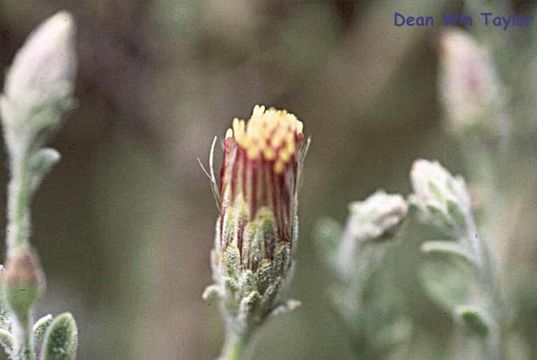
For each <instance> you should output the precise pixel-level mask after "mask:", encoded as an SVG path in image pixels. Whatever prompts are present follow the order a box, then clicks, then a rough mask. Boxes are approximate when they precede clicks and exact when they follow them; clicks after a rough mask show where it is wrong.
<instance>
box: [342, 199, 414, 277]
mask: <svg viewBox="0 0 537 360" xmlns="http://www.w3.org/2000/svg"><path fill="white" fill-rule="evenodd" d="M349 210H350V214H349V217H348V219H347V225H346V226H345V231H344V233H343V236H342V239H341V243H340V244H339V247H338V249H337V252H336V253H335V255H336V257H335V258H334V259H332V261H333V264H334V265H335V268H336V270H337V271H338V272H339V275H340V276H341V277H343V278H350V277H351V276H353V274H355V273H356V272H359V271H360V268H361V267H363V265H364V264H363V261H364V260H363V255H362V254H361V253H362V252H363V247H364V246H365V243H366V242H368V241H375V240H377V241H378V240H380V239H384V240H387V239H390V238H391V237H392V236H393V233H394V232H395V230H396V228H397V227H398V226H399V225H400V224H401V222H402V220H403V219H404V218H405V217H406V215H407V212H408V204H407V203H406V201H405V199H404V198H403V197H402V196H401V195H397V194H394V195H391V194H387V193H385V192H384V191H377V192H376V193H374V194H373V195H371V196H369V197H368V198H367V199H366V200H364V201H356V202H353V203H351V204H350V205H349ZM379 250H380V249H379ZM359 263H361V264H359Z"/></svg>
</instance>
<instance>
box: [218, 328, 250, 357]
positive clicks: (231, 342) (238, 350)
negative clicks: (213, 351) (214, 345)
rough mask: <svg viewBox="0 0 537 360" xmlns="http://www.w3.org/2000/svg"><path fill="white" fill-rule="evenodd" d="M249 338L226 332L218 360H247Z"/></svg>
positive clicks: (244, 335) (229, 331)
mask: <svg viewBox="0 0 537 360" xmlns="http://www.w3.org/2000/svg"><path fill="white" fill-rule="evenodd" d="M249 343H250V336H248V335H246V334H239V333H236V332H234V331H231V330H228V332H227V335H226V342H225V344H224V350H223V352H222V356H221V357H220V359H219V360H247V359H248V358H249V357H248V351H247V350H248V344H249Z"/></svg>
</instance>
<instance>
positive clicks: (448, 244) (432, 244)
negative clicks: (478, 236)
mask: <svg viewBox="0 0 537 360" xmlns="http://www.w3.org/2000/svg"><path fill="white" fill-rule="evenodd" d="M421 251H423V252H424V253H428V254H442V255H448V256H453V257H455V258H458V259H461V260H464V261H465V262H467V263H469V264H470V265H473V266H477V264H476V262H475V260H474V258H473V257H472V255H471V254H470V253H469V252H468V251H467V250H466V249H465V248H464V247H463V246H462V245H461V244H460V243H457V242H454V241H445V240H432V241H427V242H425V243H423V244H422V245H421Z"/></svg>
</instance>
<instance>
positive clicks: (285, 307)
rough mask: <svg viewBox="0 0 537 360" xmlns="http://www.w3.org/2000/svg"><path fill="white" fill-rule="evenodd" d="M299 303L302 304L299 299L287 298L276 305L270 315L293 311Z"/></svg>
mask: <svg viewBox="0 0 537 360" xmlns="http://www.w3.org/2000/svg"><path fill="white" fill-rule="evenodd" d="M301 305H302V303H301V302H300V301H299V300H295V299H289V300H287V301H285V302H282V303H280V304H278V305H276V307H275V308H274V310H272V312H271V315H272V316H277V315H280V314H284V313H286V312H289V311H293V310H295V309H296V308H299V307H300V306H301Z"/></svg>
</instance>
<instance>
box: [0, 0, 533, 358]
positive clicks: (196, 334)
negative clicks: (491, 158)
mask: <svg viewBox="0 0 537 360" xmlns="http://www.w3.org/2000/svg"><path fill="white" fill-rule="evenodd" d="M461 4H462V2H460V1H451V0H450V1H446V2H444V1H440V0H438V1H425V0H424V1H412V0H401V1H395V0H386V1H373V0H370V1H359V0H355V1H352V0H340V1H328V0H326V1H323V0H316V1H298V0H274V1H269V0H236V1H230V0H185V1H176V0H88V1H80V0H78V1H77V0H0V63H1V67H2V68H4V69H5V68H6V67H7V66H8V65H9V64H10V63H11V60H12V58H13V56H14V53H15V51H16V50H17V49H18V48H19V47H20V46H21V45H22V43H23V40H24V38H25V37H26V36H27V35H28V33H29V32H30V31H31V29H32V28H34V27H35V26H36V25H37V24H38V23H39V22H40V21H42V20H44V19H45V18H46V17H48V16H49V15H51V14H53V13H54V12H55V11H57V10H59V9H66V10H69V11H71V12H72V13H73V14H74V16H75V18H76V19H77V21H78V27H79V31H78V51H79V56H80V69H79V76H78V81H77V98H78V102H79V103H78V107H77V109H76V110H75V111H73V112H72V113H71V114H70V115H69V116H67V119H66V121H65V126H64V128H63V129H62V131H61V132H60V133H59V134H58V136H57V137H56V139H55V140H54V143H53V144H52V145H53V146H54V147H57V148H58V149H59V151H60V152H61V153H62V155H63V159H62V161H61V162H60V164H59V165H58V166H57V167H56V168H55V169H54V171H53V172H52V173H51V174H50V175H49V176H48V177H47V179H46V181H45V182H44V185H43V187H42V189H41V191H39V192H38V194H37V197H36V199H35V202H34V208H33V209H34V215H33V221H34V234H35V235H34V240H33V242H34V244H35V246H36V247H37V248H38V250H39V252H40V254H41V257H42V262H43V267H44V269H45V272H46V274H47V282H48V290H47V293H46V296H45V298H44V299H43V301H42V303H41V305H40V314H41V313H46V312H52V313H54V314H56V313H58V312H60V311H62V310H64V309H69V310H70V311H72V312H73V313H74V314H75V316H76V318H77V322H78V324H79V327H80V350H79V359H81V360H87V359H214V358H216V357H217V356H218V354H219V350H220V347H221V344H222V341H223V324H222V322H221V320H220V317H219V314H218V311H217V309H216V306H215V304H210V303H205V302H203V301H202V300H201V294H202V292H203V289H204V287H205V286H207V285H209V284H210V283H211V274H210V265H209V252H210V249H211V247H212V244H213V227H214V224H215V221H216V217H217V209H216V206H215V204H214V201H213V198H212V195H211V192H210V188H209V182H208V180H207V178H206V177H205V175H204V174H203V172H202V171H201V170H200V167H199V166H198V164H197V161H196V159H197V158H198V157H200V158H201V159H202V160H204V161H205V159H207V158H208V153H209V147H210V144H211V141H212V139H213V137H214V136H215V135H217V136H219V137H222V136H223V135H224V133H225V129H226V128H227V127H228V126H229V125H230V123H231V120H232V118H233V117H235V116H238V117H242V118H248V117H249V115H250V112H251V110H252V108H253V105H254V104H264V105H268V106H275V107H278V108H285V109H288V110H289V111H290V112H293V113H295V114H296V115H297V116H298V118H299V119H301V120H302V121H303V122H304V125H305V132H306V133H307V134H309V135H311V137H312V146H311V148H310V153H309V156H308V158H307V160H306V166H305V174H304V181H303V186H302V191H301V193H300V201H301V204H300V210H299V214H300V221H301V239H300V244H299V248H298V251H297V255H298V259H297V269H296V270H297V271H296V273H295V277H294V279H293V282H292V284H291V287H292V290H291V295H292V296H293V297H295V298H297V299H300V300H301V301H302V303H303V306H302V307H301V308H300V309H299V310H297V311H295V312H293V313H290V314H287V315H285V316H281V317H278V318H275V319H273V320H271V321H270V323H269V324H268V326H266V327H265V328H264V329H263V331H262V333H261V335H260V339H259V342H258V346H257V348H256V356H255V359H256V360H261V359H346V358H348V357H349V345H348V344H347V342H346V340H345V336H344V333H343V331H342V328H341V325H340V324H338V322H337V321H336V320H335V318H334V317H333V314H332V313H331V310H330V308H329V306H328V304H327V301H326V291H327V288H328V287H329V285H330V284H331V282H333V281H334V278H333V275H332V274H330V272H329V271H328V269H327V267H326V266H325V265H324V264H323V262H322V259H321V258H320V257H319V256H318V253H317V251H316V249H315V246H314V244H313V241H312V240H311V236H310V235H311V231H312V228H313V225H314V224H315V221H316V220H317V219H318V218H320V217H321V216H326V215H330V216H333V217H335V218H337V219H338V220H340V221H344V219H345V217H346V214H347V203H348V202H350V201H352V200H359V199H362V198H364V197H365V196H367V195H368V194H370V193H372V192H373V191H375V190H377V189H378V188H384V189H386V190H387V191H390V192H403V193H408V191H409V189H410V186H409V181H408V175H407V174H408V170H409V168H410V165H411V163H412V161H413V160H414V159H415V158H419V157H425V158H431V159H438V160H440V161H442V162H443V163H444V164H445V165H447V166H448V168H450V169H451V170H453V171H454V172H462V173H464V166H463V165H462V161H461V157H462V156H463V154H461V151H460V150H459V149H458V147H457V144H456V142H454V140H453V139H451V138H450V137H449V136H447V135H446V134H445V132H444V130H443V125H442V117H441V111H440V109H439V106H438V100H437V97H438V96H437V62H438V51H437V50H438V46H437V36H438V34H439V31H440V29H439V28H429V29H424V28H398V27H395V26H393V19H392V17H393V12H394V10H398V11H401V12H403V13H405V12H406V13H409V14H410V13H415V14H427V15H437V14H440V13H441V12H442V11H445V10H447V9H451V10H454V11H457V10H458V9H460V6H461ZM513 4H514V6H517V7H519V8H521V9H524V11H532V10H533V6H532V5H531V4H530V3H524V2H520V1H519V2H513ZM530 31H534V29H533V28H531V29H529V30H526V29H520V30H516V31H510V32H509V37H510V39H511V40H512V41H513V42H516V41H524V40H519V39H524V36H526V35H527V34H525V33H524V32H530ZM533 55H534V53H533V52H531V51H528V52H527V53H524V54H522V55H520V56H526V58H525V59H526V60H527V62H528V63H529V62H531V61H530V60H531V59H532V58H533ZM523 60H524V59H523ZM505 61H506V62H507V63H509V61H511V59H509V58H507V59H505ZM530 75H531V74H530ZM534 75H535V74H532V75H531V76H533V78H532V79H534V78H535V76H534ZM0 79H2V81H3V72H1V73H0ZM532 81H533V80H532ZM534 100H537V98H536V99H534ZM533 102H534V101H533V100H532V101H531V103H532V104H533ZM524 110H525V111H528V112H529V113H531V111H532V110H533V108H532V107H526V108H524ZM217 155H219V153H218V154H217ZM217 157H219V156H217ZM4 158H5V157H4ZM4 164H5V160H4ZM6 174H7V171H6V166H5V165H4V171H2V172H1V173H0V184H1V185H2V186H1V187H0V188H4V187H5V186H4V185H5V183H6ZM531 194H532V196H533V198H534V199H535V198H536V197H535V191H533V192H532V193H531ZM0 200H1V202H2V203H5V200H6V199H5V192H4V191H2V192H0ZM534 207H535V206H533V208H534ZM0 211H3V209H2V210H0ZM526 214H528V213H526ZM529 214H531V212H530V213H529ZM3 215H4V214H2V218H4V216H3ZM533 215H535V213H533ZM528 216H529V215H528ZM528 219H531V218H528ZM533 219H535V216H533ZM526 223H527V224H526ZM531 223H532V222H531V221H529V220H528V221H525V222H523V224H524V225H519V227H520V226H522V228H519V229H518V230H520V231H519V233H520V236H519V237H518V238H519V239H522V240H520V243H522V244H526V245H524V246H525V247H524V248H523V249H524V250H523V251H522V252H523V253H524V254H525V255H526V257H525V258H524V259H522V260H521V261H524V262H525V263H527V264H533V260H534V255H535V249H534V246H532V245H527V244H528V242H524V241H526V240H525V239H530V238H531V237H532V236H533V240H534V242H535V235H534V234H535V233H534V232H533V230H532V229H534V228H535V226H533V227H531ZM421 240H422V239H421V238H420V237H418V236H416V237H413V238H412V239H408V241H405V242H403V243H402V244H400V245H399V246H398V247H397V248H396V251H394V254H393V259H392V260H393V261H392V263H391V265H390V269H391V271H394V272H395V273H396V274H397V278H398V281H397V284H393V285H390V286H398V287H400V288H401V289H402V290H403V293H404V294H405V297H404V298H402V299H401V302H404V303H405V304H407V308H408V309H409V313H410V314H411V315H412V316H413V318H414V319H415V320H416V335H415V336H414V341H415V344H416V345H415V346H416V347H422V348H423V349H422V350H420V351H419V353H420V354H421V356H422V358H424V359H428V358H438V356H439V355H438V354H440V353H441V352H442V350H443V349H444V348H445V346H446V343H447V340H446V339H448V337H449V336H450V335H449V334H450V330H451V329H452V326H453V324H452V321H451V319H450V315H449V314H447V313H446V312H444V311H443V310H441V309H440V308H438V307H437V306H436V305H435V304H433V303H432V302H431V301H430V300H428V298H427V297H426V295H425V293H424V291H423V289H422V287H421V285H420V283H419V282H418V278H417V276H416V274H417V268H418V264H419V262H420V261H422V256H421V255H420V254H419V251H418V245H419V242H420V241H421ZM515 263H516V261H515ZM533 271H535V269H533ZM533 286H534V287H535V285H533ZM531 294H533V295H531ZM531 294H530V295H528V296H529V297H530V298H531V296H533V298H531V299H534V298H535V296H536V295H535V294H537V292H532V293H531ZM532 304H533V305H532V306H529V309H530V310H532V311H533V312H531V313H529V314H537V303H535V302H533V303H532ZM528 311H529V310H528ZM529 329H532V328H531V324H530V325H528V331H527V332H526V336H527V339H529V340H531V339H532V336H536V335H532V334H534V333H535V332H536V331H535V330H532V331H530V330H529ZM533 343H535V341H533ZM424 344H425V345H424ZM417 353H418V352H417ZM416 358H417V357H416Z"/></svg>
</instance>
